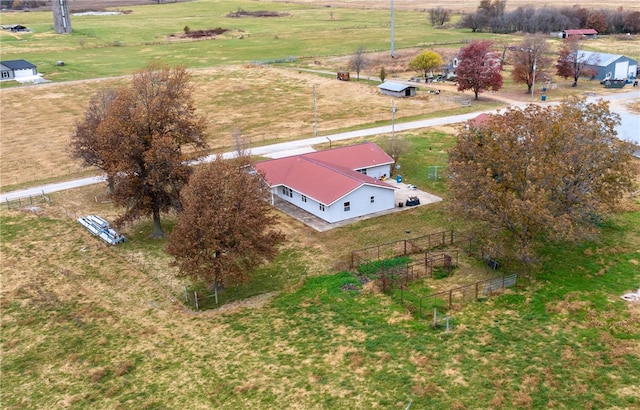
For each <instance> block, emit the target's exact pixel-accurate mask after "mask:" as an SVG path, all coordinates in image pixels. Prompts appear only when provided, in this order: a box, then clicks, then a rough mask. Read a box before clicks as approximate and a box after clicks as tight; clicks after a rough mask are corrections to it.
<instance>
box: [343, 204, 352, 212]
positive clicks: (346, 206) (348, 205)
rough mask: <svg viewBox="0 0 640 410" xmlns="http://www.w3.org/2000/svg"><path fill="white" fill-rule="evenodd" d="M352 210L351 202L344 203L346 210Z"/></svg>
mask: <svg viewBox="0 0 640 410" xmlns="http://www.w3.org/2000/svg"><path fill="white" fill-rule="evenodd" d="M350 210H351V202H345V203H344V211H345V212H349V211H350Z"/></svg>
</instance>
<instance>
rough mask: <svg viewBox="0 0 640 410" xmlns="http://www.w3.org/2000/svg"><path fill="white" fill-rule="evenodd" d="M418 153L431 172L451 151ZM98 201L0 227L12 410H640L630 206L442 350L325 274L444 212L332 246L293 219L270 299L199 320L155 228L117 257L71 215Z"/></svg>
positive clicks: (458, 325) (434, 210)
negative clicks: (629, 295) (357, 252)
mask: <svg viewBox="0 0 640 410" xmlns="http://www.w3.org/2000/svg"><path fill="white" fill-rule="evenodd" d="M443 131H444V130H443ZM449 138H450V137H449ZM410 140H411V141H412V142H413V143H414V146H413V147H414V150H413V152H414V154H413V155H415V158H418V157H421V158H423V160H424V161H425V162H429V163H432V162H437V161H438V157H439V155H441V154H440V151H441V150H442V149H444V148H446V146H447V144H449V143H450V141H449V142H447V141H448V139H447V137H445V138H442V135H441V134H438V133H434V134H423V135H417V136H415V137H413V138H411V139H410ZM432 143H434V144H435V143H440V144H444V145H442V146H435V145H434V146H432ZM430 146H431V147H432V150H429V149H428V147H430ZM404 171H406V173H407V175H409V178H410V180H414V181H416V182H417V181H419V174H415V175H414V174H413V173H412V172H411V171H410V170H409V169H405V170H404ZM417 172H421V171H417ZM421 182H422V184H428V183H429V182H428V181H421ZM433 184H434V185H432V187H433V188H436V189H437V186H436V185H435V184H436V183H435V182H434V183H433ZM419 185H421V184H419ZM96 189H97V188H96V187H92V188H87V189H82V190H74V191H70V192H67V193H64V194H58V197H57V198H54V205H53V206H51V207H46V208H45V209H44V213H43V214H41V215H35V214H32V213H29V212H20V211H11V212H9V211H6V210H3V211H1V212H0V233H1V235H2V241H1V242H0V251H1V253H2V264H3V269H2V282H3V286H2V288H1V290H0V291H1V292H2V293H1V296H2V297H1V298H0V303H1V304H2V305H1V308H2V309H1V314H2V341H1V348H2V356H3V360H2V363H1V364H0V366H1V370H2V389H3V407H4V408H86V407H99V408H105V409H107V408H108V409H111V408H113V409H116V408H177V407H184V406H185V405H186V403H188V407H190V408H212V407H215V408H229V409H235V408H240V407H252V408H265V409H267V408H274V407H278V408H300V409H316V408H317V409H322V408H339V409H342V408H344V409H347V408H349V409H354V408H357V409H368V408H373V407H377V408H404V407H405V406H406V405H407V404H408V402H409V400H411V401H412V406H411V408H417V409H430V408H458V409H464V408H481V409H512V408H543V407H552V408H565V409H573V408H582V407H607V408H625V409H627V408H628V409H632V408H638V407H640V402H639V401H638V397H640V396H639V393H640V391H638V385H640V371H639V370H638V369H640V350H639V348H640V334H639V333H638V329H639V326H640V306H639V305H634V304H629V303H627V302H624V301H622V300H621V299H620V298H619V296H620V295H621V294H622V293H624V292H626V291H630V290H634V289H636V288H637V284H638V281H640V236H639V234H640V233H639V232H638V229H637V227H638V226H640V212H639V211H638V209H639V207H640V203H638V201H637V200H636V201H635V202H629V203H628V207H627V209H628V211H626V212H622V213H621V214H620V215H619V216H617V217H616V218H614V219H613V220H612V221H611V222H610V223H609V224H608V225H607V226H605V228H604V231H603V237H602V238H601V239H600V240H599V241H597V242H592V243H585V244H583V245H580V246H554V245H553V244H549V245H548V246H546V247H545V248H544V249H543V256H544V259H543V263H542V264H541V265H540V266H539V269H538V270H536V272H535V277H536V280H535V281H534V282H533V283H532V284H531V285H530V286H529V287H527V288H524V289H521V290H517V291H513V290H512V291H508V292H506V293H505V294H503V295H501V296H498V297H495V298H491V299H487V300H484V301H481V302H476V303H469V304H465V305H463V306H460V307H459V308H457V309H456V310H455V311H454V312H453V313H452V317H453V323H455V328H454V329H453V331H452V332H451V333H450V334H448V335H446V334H444V333H443V331H442V330H433V329H431V328H430V326H429V323H427V322H426V321H423V320H417V319H415V318H413V317H412V316H411V315H410V314H408V313H407V312H406V311H405V310H404V309H403V308H402V307H401V306H399V304H398V300H397V299H394V298H390V297H389V296H388V295H384V294H381V293H380V292H379V291H377V290H376V289H375V287H371V286H369V285H367V286H365V287H364V288H363V289H362V291H361V292H353V291H345V290H342V288H341V287H342V286H343V285H345V284H349V283H354V279H353V277H351V276H350V275H349V274H345V273H341V274H335V275H328V276H327V275H326V274H328V273H332V272H336V271H337V270H339V268H338V267H339V266H340V265H341V262H340V261H341V260H343V258H344V256H345V254H346V253H347V252H348V251H349V250H351V249H354V248H359V247H362V246H367V245H371V244H375V243H381V242H387V241H390V240H393V239H400V238H402V237H403V236H405V235H406V234H405V233H404V230H405V228H406V227H410V228H411V229H413V234H415V235H416V236H418V235H420V234H424V233H429V232H434V231H437V230H440V229H442V228H443V227H448V226H452V224H454V222H452V221H450V220H449V218H448V216H447V212H446V205H445V204H438V205H436V206H433V207H431V206H429V207H418V208H416V209H414V210H411V211H406V212H401V213H398V214H394V215H388V216H385V217H383V218H379V219H376V220H366V221H362V222H360V223H357V224H354V225H351V226H348V227H344V228H339V229H336V230H333V231H328V232H324V233H317V232H315V231H312V230H309V229H308V228H306V227H304V226H302V225H300V224H298V223H297V222H294V221H291V220H288V219H287V218H285V219H284V220H283V222H282V223H283V228H285V229H287V232H288V234H289V243H288V244H287V245H286V246H285V251H284V258H283V259H282V260H279V261H276V262H275V263H274V264H273V265H272V266H270V267H267V268H265V270H264V271H263V272H260V273H259V275H258V278H256V281H255V283H254V286H255V287H256V288H257V287H260V286H261V287H263V289H262V290H263V292H264V291H267V292H268V293H266V294H261V295H260V296H257V297H254V298H250V299H247V300H244V301H237V302H235V303H229V304H227V305H225V306H223V307H222V308H220V309H219V310H214V311H207V312H200V313H193V312H191V311H189V310H186V309H185V308H184V307H183V305H182V303H181V302H180V300H181V299H182V295H181V293H180V292H181V284H180V283H177V282H176V281H175V279H172V278H171V268H170V267H169V266H168V264H167V263H168V260H167V258H166V257H165V256H163V254H162V252H161V248H162V243H161V242H158V241H149V240H147V239H146V234H147V233H148V231H149V230H150V228H151V227H150V226H147V224H145V223H141V224H136V225H134V226H130V227H128V228H126V231H125V233H126V234H127V235H128V236H129V237H130V238H131V241H129V242H127V243H126V244H125V245H124V246H118V247H113V248H111V247H107V246H105V245H103V244H102V243H100V242H98V241H97V240H96V239H95V238H93V237H91V236H90V235H89V234H88V233H87V232H86V231H85V230H84V229H83V228H82V227H81V226H80V225H79V224H77V222H75V221H74V219H73V217H72V215H73V213H74V211H75V210H76V209H78V208H76V207H81V208H80V209H82V212H97V213H101V214H103V215H109V214H110V213H111V212H114V210H113V209H112V208H111V207H110V205H109V204H100V203H93V202H92V201H91V197H92V196H93V195H94V194H95V192H96V191H95V190H96ZM454 226H455V224H454ZM469 268H473V266H470V267H469ZM476 269H477V267H476ZM466 272H467V273H468V271H466V270H464V269H460V270H456V271H455V273H454V275H453V277H451V278H447V280H452V279H453V280H456V279H455V278H456V277H458V279H457V280H459V281H460V280H463V281H464V280H468V279H467V278H466V277H465V273H466ZM478 274H481V273H480V271H478ZM274 277H275V278H274ZM462 278H464V279H462ZM454 283H455V282H449V283H447V284H446V285H443V284H442V283H438V281H435V282H434V281H431V282H427V283H425V284H424V285H425V286H453V284H454ZM234 292H238V293H241V295H240V297H242V296H243V295H244V296H247V295H251V292H250V289H244V290H243V289H237V290H234Z"/></svg>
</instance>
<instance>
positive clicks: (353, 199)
mask: <svg viewBox="0 0 640 410" xmlns="http://www.w3.org/2000/svg"><path fill="white" fill-rule="evenodd" d="M393 191H394V190H393V189H388V188H380V187H376V186H373V185H363V186H361V187H360V188H358V189H356V190H355V191H353V192H351V193H349V194H347V195H345V196H344V197H342V198H340V199H339V200H337V201H336V202H335V203H333V204H332V205H331V206H330V207H329V206H328V207H326V208H325V212H324V215H322V216H321V215H318V216H320V217H321V218H322V219H324V220H325V221H327V222H331V223H333V222H338V221H342V220H345V219H350V218H357V217H359V216H363V215H368V214H370V213H373V212H379V211H385V210H387V209H393V208H394V207H395V200H394V193H393ZM371 197H373V203H372V202H371ZM345 202H349V210H348V211H345V207H344V204H345Z"/></svg>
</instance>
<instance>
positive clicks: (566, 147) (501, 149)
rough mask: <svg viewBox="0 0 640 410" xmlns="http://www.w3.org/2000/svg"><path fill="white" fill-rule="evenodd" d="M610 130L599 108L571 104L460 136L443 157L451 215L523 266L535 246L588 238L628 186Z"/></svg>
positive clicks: (513, 114)
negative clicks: (446, 162) (471, 223)
mask: <svg viewBox="0 0 640 410" xmlns="http://www.w3.org/2000/svg"><path fill="white" fill-rule="evenodd" d="M618 122H619V117H618V115H617V114H614V113H611V111H610V110H609V106H608V104H607V103H606V102H603V101H600V102H598V103H593V104H591V103H586V102H585V100H583V99H579V98H572V99H568V100H566V101H565V102H563V103H562V104H561V105H560V106H558V107H550V106H537V105H533V104H531V105H529V106H527V108H524V109H518V108H511V109H509V110H507V112H505V113H504V114H502V115H497V114H496V115H493V116H491V117H489V119H488V120H487V121H484V122H483V123H482V124H480V125H476V126H469V127H468V128H465V129H463V130H462V131H461V133H460V134H459V136H458V142H457V144H456V146H455V147H454V148H453V149H451V151H450V152H449V155H450V157H449V167H448V170H449V174H450V176H451V178H450V181H449V187H450V189H451V193H452V194H453V201H452V203H453V206H454V209H455V212H456V214H457V215H458V216H461V217H464V218H465V219H467V220H472V221H476V222H478V223H479V225H478V226H479V227H481V228H482V229H481V230H482V232H483V237H485V238H488V240H493V241H501V244H502V247H504V248H507V247H509V244H514V245H515V249H513V251H514V252H515V253H516V254H517V255H519V256H520V257H521V258H522V260H524V261H529V260H531V257H532V255H533V250H534V249H535V245H534V243H535V241H538V240H574V241H579V240H582V239H584V238H588V237H590V236H591V235H593V234H594V233H596V232H597V222H598V221H600V220H601V218H603V217H604V216H606V215H607V213H608V212H610V211H611V210H612V209H614V207H615V205H616V204H617V203H618V202H619V201H620V199H622V197H623V196H624V195H625V193H628V192H629V191H630V190H632V188H633V186H634V182H633V181H634V179H635V175H636V173H637V170H636V169H635V168H634V166H633V157H632V152H633V147H632V146H631V144H630V143H627V142H624V141H622V140H619V139H618V138H617V136H616V132H615V126H616V124H617V123H618Z"/></svg>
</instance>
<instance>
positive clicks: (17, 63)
mask: <svg viewBox="0 0 640 410" xmlns="http://www.w3.org/2000/svg"><path fill="white" fill-rule="evenodd" d="M37 76H38V70H37V68H36V66H35V65H33V64H31V63H30V62H28V61H27V60H5V61H0V79H2V80H20V79H21V78H31V77H37Z"/></svg>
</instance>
